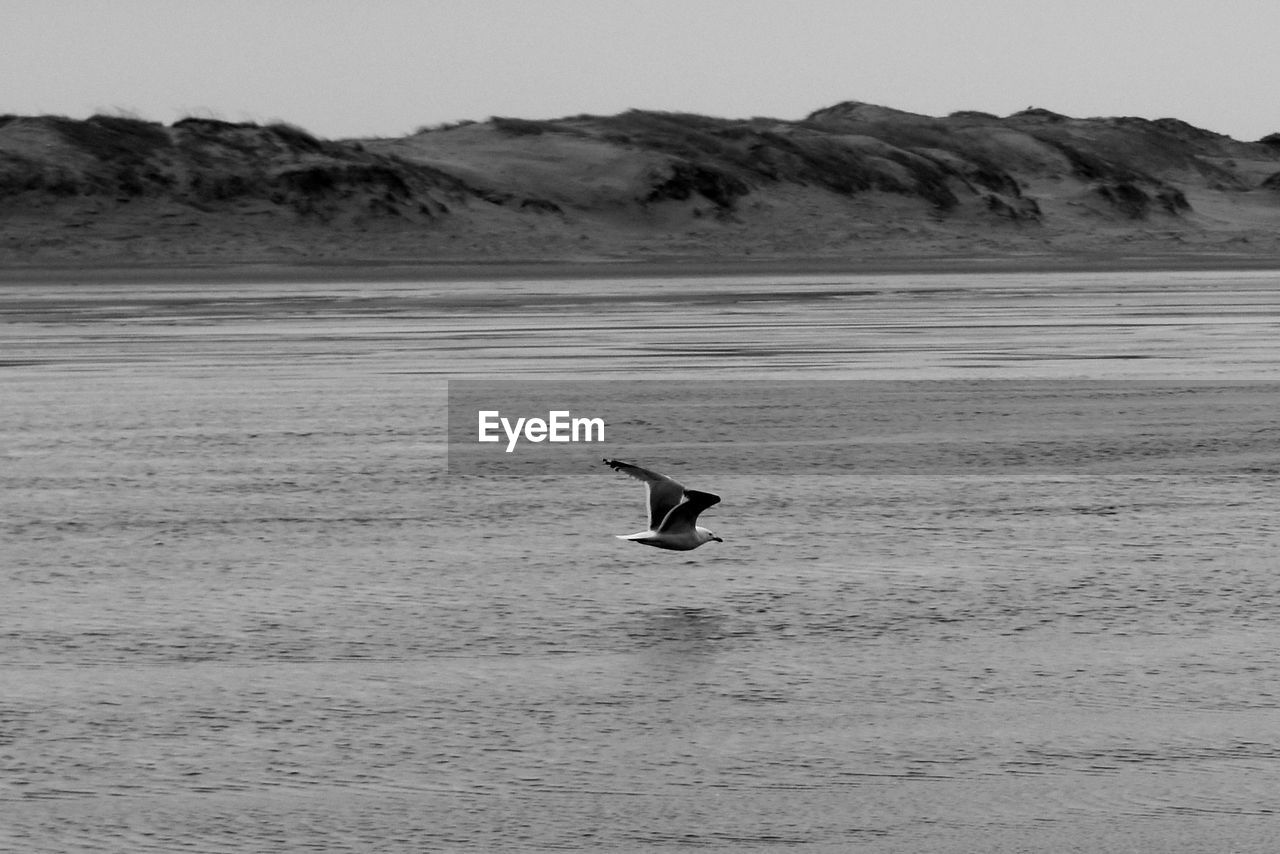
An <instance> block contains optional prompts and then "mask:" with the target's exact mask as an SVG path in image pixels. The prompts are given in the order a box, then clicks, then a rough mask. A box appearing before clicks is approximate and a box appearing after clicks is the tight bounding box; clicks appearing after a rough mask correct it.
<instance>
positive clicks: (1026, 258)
mask: <svg viewBox="0 0 1280 854" xmlns="http://www.w3.org/2000/svg"><path fill="white" fill-rule="evenodd" d="M1194 270H1203V271H1211V270H1224V271H1226V270H1276V271H1278V272H1280V256H1269V255H1244V254H1221V253H1187V254H1168V255H1159V256H1152V255H1127V256H1126V255H1116V254H1101V253H1099V254H1096V255H1006V256H975V255H957V256H953V257H948V256H939V255H926V256H889V255H886V256H878V257H874V258H856V257H846V258H838V257H830V258H814V257H811V256H810V257H774V258H753V259H747V258H738V259H726V258H723V257H706V256H690V257H681V256H669V257H657V258H655V257H646V258H591V259H558V260H557V259H533V258H530V259H519V258H512V259H503V260H469V259H432V260H425V259H410V258H361V259H354V260H351V261H344V262H334V261H332V260H324V261H316V262H298V261H255V260H245V261H222V262H210V263H202V264H181V263H174V262H172V261H163V262H154V263H142V262H119V261H112V262H91V261H84V262H79V263H75V264H57V263H24V264H10V265H0V284H16V283H24V284H57V285H86V286H89V285H94V284H121V283H125V282H137V283H139V284H156V283H162V282H183V283H208V284H219V283H229V282H236V283H244V282H247V281H255V280H256V281H261V282H262V283H264V284H269V283H273V282H305V281H317V282H324V281H339V280H349V279H360V280H368V281H392V282H394V281H405V282H410V281H485V280H513V279H534V280H539V279H590V278H648V277H679V276H688V277H710V276H739V275H820V274H832V275H837V274H838V275H893V274H915V275H933V274H946V273H991V274H1001V273H1056V272H1061V273H1073V272H1099V273H1105V272H1160V271H1170V272H1172V271H1194Z"/></svg>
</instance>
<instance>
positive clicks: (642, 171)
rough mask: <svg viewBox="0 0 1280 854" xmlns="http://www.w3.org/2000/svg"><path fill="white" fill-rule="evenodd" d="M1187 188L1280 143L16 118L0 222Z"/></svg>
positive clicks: (1028, 115) (362, 217)
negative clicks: (39, 214) (128, 213)
mask: <svg viewBox="0 0 1280 854" xmlns="http://www.w3.org/2000/svg"><path fill="white" fill-rule="evenodd" d="M473 145H474V146H475V148H474V150H469V149H468V147H469V146H473ZM578 157H581V158H582V160H581V163H579V162H578V161H576V160H575V158H578ZM504 158H507V159H504ZM1273 164H1274V165H1273ZM575 170H577V171H575ZM1267 176H1269V177H1267ZM778 190H785V191H786V192H785V193H783V194H782V195H779V194H778V193H777V192H776V191H778ZM1188 190H1196V191H1197V192H1200V191H1214V192H1241V193H1247V192H1250V191H1254V190H1263V191H1265V192H1262V193H1258V194H1257V199H1258V200H1259V201H1258V202H1257V203H1259V204H1262V203H1266V204H1270V205H1272V206H1274V204H1275V202H1274V197H1275V193H1276V191H1277V190H1280V134H1272V135H1271V136H1269V137H1265V138H1264V139H1263V140H1261V141H1259V142H1256V143H1243V142H1238V141H1236V140H1233V139H1230V138H1229V137H1225V136H1222V135H1221V134H1215V133H1212V132H1210V131H1205V130H1202V129H1199V128H1195V127H1193V126H1191V125H1189V124H1187V123H1185V122H1182V121H1179V120H1176V119H1157V120H1154V121H1148V120H1145V119H1138V118H1132V117H1119V118H1104V119H1075V118H1071V117H1069V116H1065V115H1062V114H1059V113H1055V112H1053V111H1051V110H1046V109H1043V108H1037V107H1032V108H1028V109H1026V110H1023V111H1020V112H1018V113H1014V114H1012V115H1010V116H1006V117H1004V118H1000V117H997V116H995V115H992V114H990V113H985V112H979V111H975V110H961V111H957V112H955V113H952V114H951V115H949V116H946V117H943V118H937V117H931V116H923V115H918V114H914V113H907V112H902V111H898V110H893V109H889V108H885V107H878V106H875V105H870V104H863V103H859V102H845V103H843V104H837V105H835V106H832V107H829V108H826V109H823V110H818V111H815V112H814V113H812V114H810V115H809V116H807V117H805V118H804V119H802V120H799V121H783V120H777V119H769V118H750V119H727V118H717V117H711V116H702V115H693V114H687V113H675V112H660V111H652V110H630V111H627V112H624V113H620V114H618V115H613V116H591V115H578V116H570V117H566V118H562V119H553V120H530V119H520V118H511V117H493V118H491V119H489V120H488V121H487V122H470V121H464V122H456V123H452V124H449V125H442V126H438V127H435V128H420V129H419V130H418V131H417V132H416V133H415V134H414V135H412V136H410V137H406V138H404V139H402V140H395V139H369V140H363V141H332V140H326V139H322V138H319V137H317V136H315V135H313V134H311V133H309V132H308V131H306V130H305V129H303V128H300V127H297V126H295V125H291V124H288V123H285V122H272V123H269V124H264V125H260V124H256V123H252V122H228V121H222V120H220V119H213V118H197V117H189V118H184V119H182V120H180V121H177V122H174V123H173V124H172V125H170V126H167V127H166V126H164V125H161V124H158V123H155V122H150V121H145V120H142V119H139V118H135V117H127V116H107V115H95V116H92V117H90V118H89V119H85V120H83V121H77V120H73V119H68V118H65V117H59V116H42V117H22V116H12V115H5V116H0V213H12V212H14V211H21V210H24V209H25V210H33V209H49V210H52V209H53V208H54V207H55V206H61V207H60V209H62V208H66V209H69V206H72V207H73V206H74V205H76V204H80V205H81V207H82V208H83V209H84V210H92V211H93V215H94V217H101V216H109V215H110V211H111V210H113V208H112V206H113V205H115V206H121V205H126V204H130V203H141V202H145V201H154V202H157V203H162V204H166V205H178V206H184V207H185V208H186V209H188V210H190V211H192V212H193V215H196V216H197V218H198V215H202V214H207V213H216V212H219V211H222V212H229V213H232V214H236V213H237V212H245V211H248V212H251V213H252V214H253V215H254V216H259V215H263V214H264V213H267V214H272V215H281V216H287V217H291V218H293V219H294V220H298V221H304V222H308V223H328V224H338V223H351V222H360V223H367V222H372V221H383V222H391V221H394V222H399V223H415V224H418V225H426V224H429V223H434V222H438V221H439V219H440V218H441V217H442V216H445V215H447V214H449V213H452V212H456V211H457V210H459V209H468V210H472V211H479V212H480V213H481V214H484V215H488V214H486V213H485V212H494V213H493V216H496V217H508V219H504V220H503V222H505V223H507V224H508V225H507V226H504V227H510V223H512V222H514V220H511V219H509V217H511V216H513V215H517V216H525V217H527V218H526V219H524V220H522V222H523V225H522V226H520V227H522V228H528V229H533V230H536V229H541V228H557V227H559V226H557V225H556V223H560V224H563V225H568V224H570V223H573V226H572V227H574V228H578V227H581V229H582V233H583V234H585V233H587V232H589V231H590V229H591V227H592V226H591V224H590V223H592V222H596V223H603V222H609V223H612V224H613V225H618V224H624V223H630V224H631V226H634V227H641V226H642V225H643V224H645V223H649V224H651V225H660V226H661V228H663V229H673V228H674V229H678V228H680V227H681V226H680V223H681V222H682V221H683V222H685V223H692V221H693V219H695V218H699V217H704V216H706V215H707V214H708V213H710V214H711V215H712V218H713V219H714V220H718V221H722V222H724V223H737V224H744V223H748V222H750V221H751V219H752V218H765V217H769V216H775V215H778V216H786V215H789V214H787V213H786V210H788V209H787V208H786V205H787V204H791V202H789V201H787V202H783V204H782V207H781V208H779V207H771V204H772V203H771V202H768V199H770V198H773V199H778V198H783V199H792V200H794V199H808V200H810V201H806V202H804V204H805V205H809V204H810V203H811V202H812V206H813V207H814V209H828V210H844V211H849V212H850V215H851V216H856V217H862V218H863V219H864V220H865V219H867V218H869V219H871V220H873V221H879V218H880V217H882V216H886V214H884V213H883V211H893V213H891V214H887V215H888V216H893V217H898V218H899V220H901V221H902V222H904V223H910V222H914V223H928V224H931V225H930V227H932V225H937V224H941V223H946V222H956V223H962V224H963V223H969V224H970V226H972V225H974V224H979V223H980V224H982V226H983V227H993V228H1006V227H1007V226H1006V225H1004V223H1012V224H1018V225H1021V224H1045V223H1049V222H1051V221H1053V220H1054V218H1055V217H1059V218H1062V217H1066V218H1067V219H1069V220H1073V221H1080V218H1086V219H1087V218H1093V219H1099V220H1106V221H1108V222H1110V223H1112V224H1114V225H1116V226H1123V224H1125V223H1128V222H1141V221H1146V220H1150V219H1152V218H1166V220H1165V221H1166V222H1173V221H1175V220H1176V219H1185V218H1186V217H1187V215H1188V214H1190V213H1192V212H1193V211H1192V203H1191V201H1190V198H1191V197H1190V196H1189V193H1188ZM771 194H772V195H771ZM753 197H754V198H755V199H757V200H759V201H761V202H762V203H753V202H749V201H748V200H751V199H752V198H753ZM42 206H43V207H42ZM131 206H132V207H134V208H137V207H138V206H139V205H138V204H131ZM832 206H834V207H832ZM498 209H505V211H506V213H501V212H495V211H497V210H498ZM779 210H781V211H782V213H777V211H779ZM868 211H869V212H871V213H870V215H868V214H867V213H866V212H868ZM628 212H630V213H628ZM657 212H664V213H662V215H661V216H658V215H656V213H657ZM536 217H542V218H543V219H544V220H545V221H546V224H545V226H544V225H542V224H539V223H538V221H537V220H536V219H535V218H536ZM682 217H683V218H684V219H683V220H681V218H682ZM593 218H594V219H593ZM611 227H612V226H611ZM691 227H692V226H691ZM708 227H711V228H716V227H718V226H702V227H701V228H703V230H705V229H706V228H708ZM726 227H727V226H726ZM531 233H532V232H531ZM576 234H578V232H575V235H576Z"/></svg>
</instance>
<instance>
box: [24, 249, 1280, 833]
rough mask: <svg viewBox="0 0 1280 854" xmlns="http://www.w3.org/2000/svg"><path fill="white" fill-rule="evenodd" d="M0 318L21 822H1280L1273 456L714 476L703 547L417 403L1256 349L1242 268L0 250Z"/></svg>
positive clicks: (1258, 295)
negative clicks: (248, 262) (691, 548)
mask: <svg viewBox="0 0 1280 854" xmlns="http://www.w3.org/2000/svg"><path fill="white" fill-rule="evenodd" d="M0 323H2V324H3V335H4V347H3V351H2V353H0V360H3V365H4V366H3V367H2V368H0V396H2V398H3V401H4V406H3V408H0V437H2V441H3V445H2V446H0V453H3V455H4V461H3V466H2V467H0V481H2V485H3V496H4V497H3V498H2V499H0V501H3V505H4V506H3V508H2V509H3V516H2V520H0V527H2V530H3V535H2V537H3V543H4V555H3V557H0V567H2V571H3V585H4V588H3V589H4V596H3V597H2V598H0V679H2V680H3V685H4V692H3V696H2V697H0V765H2V767H3V769H4V774H3V775H2V776H3V781H4V782H3V784H2V785H0V813H3V815H4V816H5V821H4V822H3V824H2V825H0V827H2V828H3V829H0V841H2V842H3V843H4V844H5V845H7V846H8V847H9V848H12V849H14V850H21V851H30V852H42V851H48V852H54V851H57V852H68V851H101V850H122V851H124V850H127V851H137V852H143V851H157V852H160V851H164V852H168V851H174V850H189V851H197V852H242V851H358V852H364V851H371V850H377V851H385V852H396V851H403V852H419V851H547V850H569V851H665V850H677V849H678V850H689V849H695V850H697V849H704V850H723V851H740V850H752V851H793V850H797V851H831V852H834V851H848V850H858V851H868V852H919V851H939V852H952V851H953V852H962V851H964V852H970V851H977V850H980V851H992V852H996V851H1023V850H1036V851H1050V852H1067V851H1093V850H1128V849H1136V850H1161V851H1170V852H1192V851H1196V852H1199V851H1206V850H1213V851H1226V850H1232V851H1259V852H1261V851H1267V850H1270V844H1271V840H1272V839H1273V838H1274V825H1275V820H1276V819H1275V809H1276V803H1275V795H1274V793H1275V792H1276V791H1277V790H1280V785H1278V784H1280V742H1278V741H1277V738H1276V736H1275V727H1274V721H1275V719H1276V706H1277V704H1280V669H1278V668H1280V653H1277V651H1276V645H1275V644H1274V642H1273V633H1274V625H1275V623H1276V620H1277V616H1280V576H1278V575H1277V573H1276V571H1275V566H1276V560H1275V558H1276V555H1277V554H1280V521H1277V520H1278V519H1280V512H1278V511H1280V506H1278V504H1280V501H1278V500H1277V498H1276V494H1277V488H1276V487H1277V483H1276V479H1277V478H1276V476H1275V474H1274V473H1271V472H1269V471H1268V470H1267V468H1266V466H1262V465H1253V466H1252V467H1251V468H1249V469H1248V470H1245V469H1242V468H1241V467H1240V466H1230V465H1224V466H1222V467H1217V466H1214V465H1207V466H1201V467H1199V468H1197V469H1195V470H1194V471H1187V472H1184V473H1178V474H1169V473H1165V472H1159V471H1152V472H1142V471H1138V472H1127V473H1120V474H1107V473H1096V472H1094V473H1088V474H1077V473H1073V472H1071V471H1070V470H1065V469H1064V468H1063V467H1059V468H1058V469H1055V470H1054V471H1053V472H1048V473H1040V474H1027V473H1019V472H1002V471H999V470H993V471H991V472H989V473H984V474H979V475H964V474H958V473H955V472H930V471H928V470H915V471H912V472H897V471H880V472H877V473H873V474H859V475H849V474H846V475H843V476H835V477H833V476H823V475H820V474H817V473H814V472H812V471H804V472H800V473H796V474H782V475H777V476H773V477H771V478H769V479H767V480H763V481H762V480H760V479H758V478H753V477H751V476H750V474H749V473H745V472H740V471H725V472H722V473H720V474H716V473H714V472H710V473H700V474H697V480H696V481H693V480H691V481H690V485H691V486H695V487H699V488H704V489H709V490H712V491H715V492H717V493H719V494H721V495H722V496H723V497H724V501H723V503H722V504H721V505H720V506H718V507H716V508H714V509H713V510H712V511H710V512H709V513H708V514H707V515H706V519H705V520H704V521H705V523H706V524H709V525H710V526H712V527H713V528H714V529H715V530H716V531H717V533H718V534H720V535H721V536H722V537H724V538H725V540H726V542H725V543H724V544H716V543H713V544H711V545H709V546H707V547H704V548H702V549H700V550H698V551H696V552H693V553H688V554H679V553H664V552H659V551H657V550H651V549H643V548H640V547H637V546H634V545H632V544H628V543H622V542H619V541H617V540H615V539H613V538H612V537H611V536H609V534H612V533H630V532H631V531H633V530H639V528H640V526H642V525H643V522H644V519H643V511H642V506H641V498H642V490H640V488H639V486H638V484H636V483H634V482H633V481H630V480H627V479H625V478H621V477H618V476H617V475H615V474H613V473H612V472H607V471H605V470H604V469H603V467H600V468H599V469H591V470H584V471H583V472H582V473H581V474H556V475H545V476H537V477H502V476H488V477H457V476H449V475H447V474H446V473H445V470H444V459H445V457H444V450H445V448H444V441H445V412H444V404H445V390H446V387H445V382H446V381H447V380H448V379H450V378H458V377H470V378H484V377H507V378H509V377H512V376H521V377H528V378H542V379H568V378H595V379H617V380H619V381H625V380H634V379H654V378H662V377H678V378H682V379H694V378H697V379H705V380H706V381H708V382H711V383H715V382H720V383H724V384H732V383H734V382H737V381H741V380H744V379H751V378H755V379H760V378H764V379H779V378H784V379H795V380H796V381H805V380H811V379H819V378H821V379H841V380H871V379H874V380H887V379H888V380H895V381H896V380H917V379H922V380H923V379H927V380H934V381H943V382H946V381H951V380H955V381H957V382H959V381H964V382H969V381H972V379H973V378H975V377H976V378H980V379H1020V380H1033V381H1034V380H1044V381H1045V382H1059V381H1077V380H1082V379H1083V380H1095V379H1096V380H1106V381H1113V380H1114V381H1130V380H1133V381H1137V380H1142V381H1157V380H1160V381H1168V380H1174V381H1182V380H1190V379H1200V380H1210V381H1213V380H1221V381H1223V382H1224V383H1226V382H1238V381H1249V382H1253V383H1266V382H1268V381H1271V380H1275V379H1277V378H1278V377H1277V368H1278V367H1280V335H1277V330H1278V324H1280V277H1277V276H1275V275H1273V274H1262V273H1230V274H1211V273H1195V274H1169V273H1161V274H1124V275H1117V276H1106V275H1101V274H1087V275H1085V274H1079V275H1004V276H920V277H912V276H902V275H897V276H846V277H839V276H821V277H818V276H813V277H800V276H797V277H791V278H785V279H780V278H778V277H773V278H763V277H762V278H745V277H724V278H698V279H687V280H679V279H664V280H644V279H625V280H624V279H618V280H609V281H564V282H556V281H537V282H532V281H530V282H524V281H503V282H495V283H487V284H486V283H475V282H468V283H448V282H443V283H360V282H352V283H349V284H342V283H332V282H326V283H324V284H308V283H297V284H293V285H287V284H272V285H270V286H265V285H257V284H255V283H252V282H246V283H244V284H243V285H237V286H228V285H219V286H216V287H200V286H194V285H173V286H158V285H148V286H139V287H136V288H134V287H122V286H107V285H97V286H95V285H91V284H85V285H80V286H52V285H47V284H41V285H39V286H37V285H32V286H29V287H26V286H22V285H5V286H4V287H3V288H2V289H0ZM739 417H742V418H748V417H749V415H748V414H743V415H740V416H739ZM1229 417H1230V418H1235V416H1229ZM1256 417H1257V413H1256V412H1254V413H1253V415H1251V416H1250V418H1256ZM1242 423H1243V422H1242ZM728 426H732V425H728ZM744 426H745V425H744ZM1246 426H1247V427H1248V432H1247V435H1250V436H1259V435H1260V436H1263V437H1264V438H1265V437H1266V436H1267V435H1268V434H1267V433H1266V431H1267V430H1269V429H1271V428H1270V427H1269V425H1267V424H1266V423H1261V422H1259V423H1254V422H1253V421H1250V422H1248V424H1247V425H1246ZM1184 428H1185V429H1184V432H1183V433H1182V434H1180V435H1181V440H1187V437H1188V435H1189V434H1188V432H1187V431H1190V433H1191V434H1194V432H1195V431H1196V430H1199V431H1201V432H1202V434H1203V438H1204V440H1205V442H1206V445H1208V444H1209V443H1212V442H1213V441H1214V440H1218V439H1220V438H1221V437H1222V436H1243V435H1246V433H1245V431H1243V430H1242V429H1240V428H1241V424H1237V423H1234V422H1230V423H1224V419H1212V418H1206V419H1205V421H1204V422H1203V423H1199V421H1198V420H1191V421H1189V422H1188V424H1187V425H1184ZM940 429H945V426H944V427H943V428H940ZM1277 429H1280V428H1277ZM1191 438H1192V439H1194V435H1192V436H1191ZM1251 441H1252V440H1251ZM1265 447H1268V446H1263V448H1264V450H1265ZM1254 450H1255V451H1257V448H1256V447H1255V448H1254ZM593 456H595V455H594V454H593ZM1256 456H1257V454H1256V453H1255V457H1256ZM1253 461H1254V462H1257V460H1256V459H1254V460H1253ZM644 462H651V463H653V464H654V465H658V464H659V462H660V461H650V460H644ZM671 473H672V474H674V475H680V476H683V472H681V471H672V472H671Z"/></svg>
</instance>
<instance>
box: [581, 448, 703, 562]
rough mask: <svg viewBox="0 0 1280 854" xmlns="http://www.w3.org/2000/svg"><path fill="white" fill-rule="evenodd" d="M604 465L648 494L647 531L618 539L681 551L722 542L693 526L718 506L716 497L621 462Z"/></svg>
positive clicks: (608, 462)
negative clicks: (638, 483) (631, 479)
mask: <svg viewBox="0 0 1280 854" xmlns="http://www.w3.org/2000/svg"><path fill="white" fill-rule="evenodd" d="M605 464H606V465H608V466H609V467H610V468H611V469H613V470H614V471H620V472H622V473H623V474H625V475H629V476H631V477H634V478H635V479H636V480H642V481H644V485H645V491H646V492H647V493H648V495H649V530H647V531H641V532H640V533H638V534H631V535H629V536H625V537H624V536H622V535H620V534H619V535H616V536H617V537H618V539H620V540H632V541H634V542H637V543H643V544H644V545H646V546H653V547H654V548H659V549H674V550H675V551H682V552H687V551H690V550H692V549H696V548H697V547H698V546H700V545H702V544H703V543H709V542H711V541H712V540H715V541H716V542H717V543H723V542H724V540H722V539H720V538H719V537H717V536H716V535H715V534H714V533H712V532H711V531H708V530H707V529H706V528H703V527H701V526H699V525H698V524H697V521H698V514H699V513H701V512H702V511H703V510H706V509H707V508H708V507H712V506H714V505H716V504H719V503H720V496H719V495H712V494H711V493H710V492H698V491H697V490H694V489H685V488H684V487H683V486H681V485H680V484H678V483H676V482H675V481H674V480H672V479H671V478H669V477H667V476H666V475H661V474H658V473H657V472H654V471H649V470H648V469H644V468H640V466H637V465H632V464H631V463H624V462H622V461H621V460H605Z"/></svg>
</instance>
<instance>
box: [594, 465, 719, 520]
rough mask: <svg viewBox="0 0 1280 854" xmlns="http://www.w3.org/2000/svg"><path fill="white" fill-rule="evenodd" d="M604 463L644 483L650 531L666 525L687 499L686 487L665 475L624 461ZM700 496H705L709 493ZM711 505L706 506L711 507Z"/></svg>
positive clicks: (717, 499) (695, 515) (699, 510)
mask: <svg viewBox="0 0 1280 854" xmlns="http://www.w3.org/2000/svg"><path fill="white" fill-rule="evenodd" d="M604 462H605V465H607V466H609V468H611V469H613V470H614V471H619V472H622V473H623V474H625V475H628V476H629V477H634V478H635V479H636V480H639V481H643V482H644V485H645V489H646V491H647V492H648V494H649V530H650V531H657V530H658V526H659V525H662V524H664V522H665V520H666V518H667V516H668V515H670V513H671V511H672V510H674V509H676V507H678V506H679V505H680V502H681V501H682V500H683V499H684V497H685V494H686V493H685V490H684V487H683V486H681V485H680V484H678V483H676V482H675V481H674V480H672V479H671V478H669V477H667V476H666V475H664V474H658V473H657V472H656V471H649V470H648V469H646V468H641V467H640V466H637V465H633V464H632V463H624V462H623V461H622V460H605V461H604ZM700 494H703V495H705V494H707V493H700ZM713 497H714V496H713ZM719 500H720V499H719V498H716V501H719ZM714 503H716V502H715V501H713V502H711V504H714ZM711 504H708V505H706V506H707V507H710V506H711ZM701 510H702V508H699V509H698V511H697V512H695V513H694V517H695V518H696V517H697V515H698V512H701Z"/></svg>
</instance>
